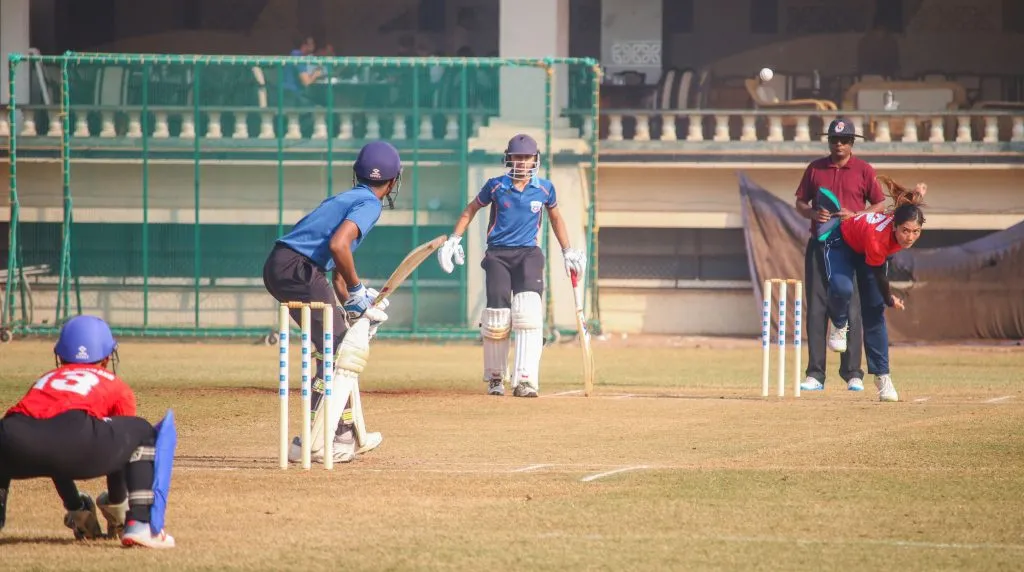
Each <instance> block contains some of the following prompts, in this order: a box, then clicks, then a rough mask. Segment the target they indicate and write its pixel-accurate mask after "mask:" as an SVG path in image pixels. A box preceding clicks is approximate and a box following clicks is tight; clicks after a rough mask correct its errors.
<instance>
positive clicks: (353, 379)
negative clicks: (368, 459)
mask: <svg viewBox="0 0 1024 572" xmlns="http://www.w3.org/2000/svg"><path fill="white" fill-rule="evenodd" d="M369 358H370V321H369V320H367V319H366V318H360V319H359V320H356V322H355V323H354V324H352V327H350V328H349V329H348V331H347V332H345V337H344V338H343V339H342V340H341V345H340V346H338V352H337V354H336V355H335V361H334V389H333V391H332V393H331V407H330V415H331V419H329V420H328V422H329V424H328V427H337V426H338V424H339V423H341V416H342V413H343V412H344V409H345V407H344V406H345V404H347V403H348V402H349V397H352V402H353V407H352V417H353V420H354V422H355V424H356V437H357V438H358V436H359V428H360V426H361V425H362V420H363V412H362V409H358V410H357V409H356V404H358V403H359V400H358V399H357V397H356V396H357V394H358V391H359V374H360V373H362V371H363V369H364V368H365V367H366V362H367V360H368V359H369ZM323 401H324V400H321V403H323ZM330 438H331V439H333V438H334V432H333V431H332V432H331V435H330ZM323 449H324V420H323V407H319V408H317V410H316V413H315V415H314V417H313V427H312V429H311V434H310V451H311V452H312V455H313V456H316V455H321V456H322V455H323V452H324V451H323Z"/></svg>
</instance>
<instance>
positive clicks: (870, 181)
mask: <svg viewBox="0 0 1024 572" xmlns="http://www.w3.org/2000/svg"><path fill="white" fill-rule="evenodd" d="M864 176H865V177H866V178H867V180H866V181H864V184H865V186H866V187H867V199H868V202H869V203H870V204H873V205H874V204H878V203H880V202H883V201H884V200H885V193H884V192H882V185H881V184H880V183H879V182H878V177H877V176H876V175H875V168H874V167H872V166H871V165H868V168H867V169H864Z"/></svg>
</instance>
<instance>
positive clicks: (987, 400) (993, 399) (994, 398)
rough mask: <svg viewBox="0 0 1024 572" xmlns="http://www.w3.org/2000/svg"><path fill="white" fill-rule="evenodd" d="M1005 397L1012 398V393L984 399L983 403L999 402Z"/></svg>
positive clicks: (1004, 399)
mask: <svg viewBox="0 0 1024 572" xmlns="http://www.w3.org/2000/svg"><path fill="white" fill-rule="evenodd" d="M1007 399H1013V396H1012V395H1004V396H1002V397H993V398H992V399H986V400H985V403H1000V402H1003V401H1006V400H1007Z"/></svg>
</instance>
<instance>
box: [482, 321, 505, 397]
mask: <svg viewBox="0 0 1024 572" xmlns="http://www.w3.org/2000/svg"><path fill="white" fill-rule="evenodd" d="M511 328H512V310H510V309H508V308H484V311H483V314H482V315H481V316H480V335H481V336H482V337H483V341H484V381H491V380H492V379H501V380H505V379H508V348H509V345H510V342H511V340H510V339H509V338H510V331H511Z"/></svg>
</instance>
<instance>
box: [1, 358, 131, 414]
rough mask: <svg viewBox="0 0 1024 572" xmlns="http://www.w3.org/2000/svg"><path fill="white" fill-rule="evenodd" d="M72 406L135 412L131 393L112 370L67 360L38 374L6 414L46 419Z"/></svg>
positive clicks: (93, 410)
mask: <svg viewBox="0 0 1024 572" xmlns="http://www.w3.org/2000/svg"><path fill="white" fill-rule="evenodd" d="M75 410H81V411H85V412H86V413H88V414H89V415H92V416H93V417H99V418H103V417H113V416H119V415H135V394H134V393H132V390H131V388H130V387H128V384H126V383H125V382H123V381H121V378H119V377H117V376H116V375H114V373H113V372H110V371H107V370H105V369H103V368H101V367H99V366H95V365H91V364H68V365H65V366H62V367H59V368H57V369H55V370H52V371H50V372H48V373H46V375H44V376H43V377H40V378H39V381H37V382H35V384H34V385H33V386H32V388H31V389H29V390H28V393H26V394H25V396H24V397H22V398H21V401H19V402H18V403H17V404H16V405H15V406H14V407H12V408H10V409H9V410H8V411H7V414H8V415H10V414H12V413H21V414H22V415H28V416H29V417H35V418H36V419H49V418H51V417H55V416H57V415H60V414H61V413H64V412H67V411H75Z"/></svg>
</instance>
